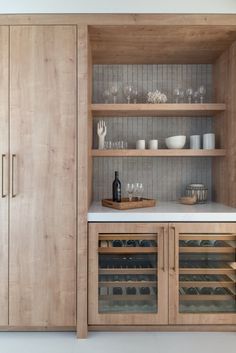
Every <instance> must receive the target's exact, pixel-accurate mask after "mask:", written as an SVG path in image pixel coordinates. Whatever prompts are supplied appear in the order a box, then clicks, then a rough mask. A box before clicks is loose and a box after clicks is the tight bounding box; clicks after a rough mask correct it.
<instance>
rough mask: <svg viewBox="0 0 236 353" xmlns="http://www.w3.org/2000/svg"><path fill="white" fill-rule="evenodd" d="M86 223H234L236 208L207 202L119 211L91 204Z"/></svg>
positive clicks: (166, 204)
mask: <svg viewBox="0 0 236 353" xmlns="http://www.w3.org/2000/svg"><path fill="white" fill-rule="evenodd" d="M88 222H236V208H232V207H227V206H224V205H222V204H219V203H214V202H209V203H206V204H198V205H192V206H186V205H181V204H179V203H177V202H175V201H173V202H158V203H157V205H156V206H155V207H148V208H139V209H134V210H125V211H119V210H114V209H112V208H108V207H103V206H102V205H101V202H93V203H92V205H91V206H90V208H89V212H88Z"/></svg>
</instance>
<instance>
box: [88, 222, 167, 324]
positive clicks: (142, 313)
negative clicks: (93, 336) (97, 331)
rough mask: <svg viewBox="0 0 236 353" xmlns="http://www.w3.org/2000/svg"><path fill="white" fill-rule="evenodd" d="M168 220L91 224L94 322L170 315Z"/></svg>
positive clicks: (156, 320) (162, 319) (160, 320)
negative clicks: (166, 223) (164, 222)
mask: <svg viewBox="0 0 236 353" xmlns="http://www.w3.org/2000/svg"><path fill="white" fill-rule="evenodd" d="M167 241H168V235H167V232H166V226H165V225H161V224H148V223H147V224H141V223H139V224H129V223H122V224H121V223H116V224H114V223H113V224H109V223H107V224H92V223H91V224H90V225H89V324H91V325H96V324H110V325H112V324H115V325H116V324H121V325H122V324H123V325H137V324H144V325H154V324H167V321H168V295H167V293H168V269H167V264H168V261H167V250H168V247H167Z"/></svg>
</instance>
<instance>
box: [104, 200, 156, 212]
mask: <svg viewBox="0 0 236 353" xmlns="http://www.w3.org/2000/svg"><path fill="white" fill-rule="evenodd" d="M102 206H105V207H110V208H114V209H116V210H131V209H134V208H144V207H154V206H156V200H154V199H145V198H142V199H141V200H140V201H138V199H137V198H133V199H132V201H129V199H128V198H122V199H121V202H113V201H112V199H103V200H102Z"/></svg>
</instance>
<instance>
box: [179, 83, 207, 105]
mask: <svg viewBox="0 0 236 353" xmlns="http://www.w3.org/2000/svg"><path fill="white" fill-rule="evenodd" d="M205 95H206V88H205V86H200V87H199V88H198V90H197V91H194V90H193V89H192V88H191V87H190V88H187V89H186V91H185V90H184V89H183V88H180V87H177V88H175V89H174V98H175V103H183V102H184V100H185V96H186V98H187V102H188V103H193V102H194V103H199V101H200V103H203V102H204V97H205Z"/></svg>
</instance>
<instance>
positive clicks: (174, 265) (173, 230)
mask: <svg viewBox="0 0 236 353" xmlns="http://www.w3.org/2000/svg"><path fill="white" fill-rule="evenodd" d="M171 230H172V234H173V237H174V241H173V243H174V249H173V267H172V270H173V271H174V272H175V271H176V234H175V227H173V226H172V227H171Z"/></svg>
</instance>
